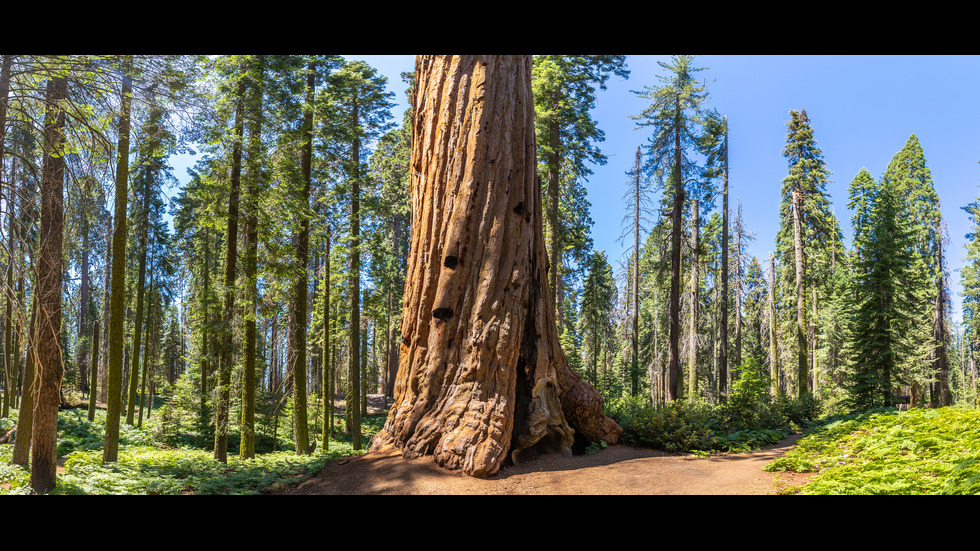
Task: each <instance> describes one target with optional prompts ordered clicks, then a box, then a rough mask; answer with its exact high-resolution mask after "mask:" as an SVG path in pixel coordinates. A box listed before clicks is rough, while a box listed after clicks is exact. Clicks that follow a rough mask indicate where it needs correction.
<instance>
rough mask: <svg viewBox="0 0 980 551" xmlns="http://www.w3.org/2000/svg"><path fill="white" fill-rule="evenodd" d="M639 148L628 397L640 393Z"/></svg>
mask: <svg viewBox="0 0 980 551" xmlns="http://www.w3.org/2000/svg"><path fill="white" fill-rule="evenodd" d="M640 159H641V155H640V146H637V147H636V165H635V167H634V169H633V170H634V173H635V174H636V181H635V182H634V185H633V193H634V196H633V201H634V208H635V209H636V210H635V211H634V213H633V214H634V216H633V357H632V359H631V367H630V395H631V396H636V395H637V394H638V393H639V392H640Z"/></svg>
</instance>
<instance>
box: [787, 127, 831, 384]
mask: <svg viewBox="0 0 980 551" xmlns="http://www.w3.org/2000/svg"><path fill="white" fill-rule="evenodd" d="M786 126H787V129H788V133H787V138H786V146H785V148H784V149H783V157H785V158H787V159H788V162H789V174H788V175H787V176H786V177H785V178H784V179H783V189H782V202H781V204H780V208H779V215H780V228H779V232H778V234H777V237H776V241H777V254H778V255H779V263H780V265H781V266H783V267H784V270H783V273H784V276H783V277H782V278H780V281H781V283H783V284H786V285H788V284H789V281H790V277H791V274H792V280H793V281H795V310H796V324H795V335H796V343H795V344H796V359H797V371H796V383H797V392H798V394H799V395H800V396H803V395H804V394H807V393H809V392H810V391H811V387H810V373H809V361H808V355H807V352H808V348H809V346H808V344H807V338H806V333H807V330H806V328H807V324H806V298H805V297H806V292H805V285H806V284H807V283H808V280H809V279H811V278H810V276H811V275H812V273H813V272H814V271H815V268H813V266H815V265H816V259H817V257H818V256H819V254H820V252H819V251H818V250H817V249H816V246H817V245H818V244H819V243H821V242H826V241H827V240H828V239H829V238H830V237H831V236H832V235H833V234H834V225H833V223H832V216H831V213H830V208H829V205H830V202H829V197H828V195H827V191H826V184H827V178H828V174H829V173H828V171H827V169H826V164H825V162H824V160H823V153H822V152H821V150H820V148H819V147H817V143H816V139H815V138H814V136H813V128H812V127H811V126H810V119H809V117H808V116H807V114H806V110H805V109H803V110H801V111H796V110H793V111H790V120H789V121H788V122H787V123H786ZM790 267H792V269H791V270H790V269H789V268H790ZM811 294H812V293H811Z"/></svg>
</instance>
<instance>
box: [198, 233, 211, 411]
mask: <svg viewBox="0 0 980 551" xmlns="http://www.w3.org/2000/svg"><path fill="white" fill-rule="evenodd" d="M202 276H203V280H204V281H203V285H202V287H203V289H202V291H201V295H202V296H203V297H204V300H203V301H202V302H203V307H202V308H201V309H202V310H203V312H202V318H203V319H202V322H201V329H200V332H201V356H200V358H199V361H200V365H199V369H200V372H201V387H200V390H201V394H200V397H199V398H200V405H199V407H198V419H199V423H198V424H199V425H200V427H202V428H203V427H204V426H205V425H206V423H207V417H208V415H207V393H208V374H209V373H210V369H209V368H208V366H209V365H210V363H211V360H210V354H211V352H210V347H209V345H210V343H211V329H210V328H209V325H208V324H209V321H208V320H209V318H210V313H211V300H210V297H211V232H210V230H209V227H208V226H204V269H203V274H202Z"/></svg>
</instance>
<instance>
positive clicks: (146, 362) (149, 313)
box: [136, 264, 153, 428]
mask: <svg viewBox="0 0 980 551" xmlns="http://www.w3.org/2000/svg"><path fill="white" fill-rule="evenodd" d="M150 266H151V267H150V273H153V267H152V264H151V265H150ZM149 289H153V278H152V277H151V278H150V285H149ZM152 297H153V295H152V293H151V294H150V298H152ZM152 335H153V301H152V300H151V301H150V303H149V304H148V305H147V307H146V334H145V335H144V336H143V370H142V371H143V373H142V374H140V392H139V401H140V402H139V414H138V416H137V419H136V426H137V427H139V428H143V403H144V402H146V377H147V372H148V371H149V370H150V339H151V338H152Z"/></svg>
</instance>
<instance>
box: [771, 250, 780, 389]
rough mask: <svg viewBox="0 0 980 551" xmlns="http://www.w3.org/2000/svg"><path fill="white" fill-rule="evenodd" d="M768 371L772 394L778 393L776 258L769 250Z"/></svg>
mask: <svg viewBox="0 0 980 551" xmlns="http://www.w3.org/2000/svg"><path fill="white" fill-rule="evenodd" d="M769 372H770V376H771V377H772V395H773V396H778V395H779V350H778V349H777V347H776V258H775V257H774V256H773V254H772V251H769Z"/></svg>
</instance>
